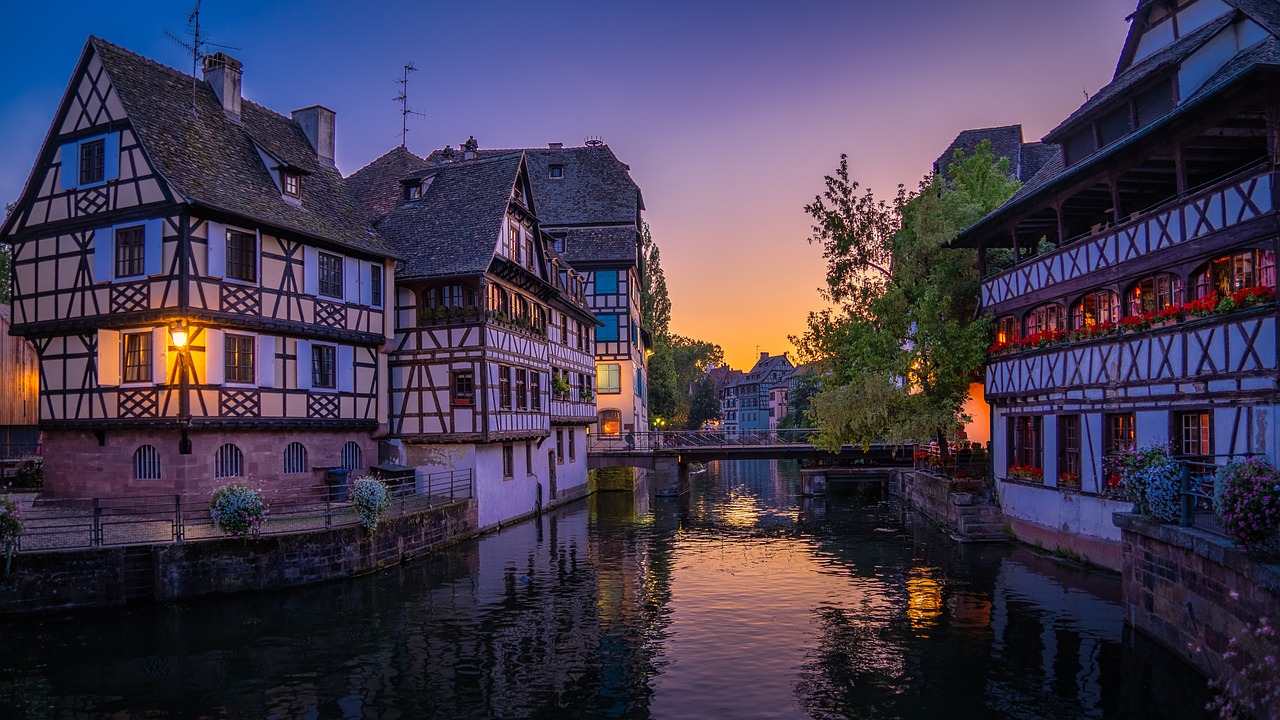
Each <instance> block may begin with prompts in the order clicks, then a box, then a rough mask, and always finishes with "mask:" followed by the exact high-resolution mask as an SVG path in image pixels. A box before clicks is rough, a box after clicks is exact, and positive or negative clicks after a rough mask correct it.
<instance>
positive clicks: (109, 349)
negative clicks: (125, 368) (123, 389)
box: [98, 330, 120, 386]
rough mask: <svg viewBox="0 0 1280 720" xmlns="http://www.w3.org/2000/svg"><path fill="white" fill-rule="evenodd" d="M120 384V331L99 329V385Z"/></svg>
mask: <svg viewBox="0 0 1280 720" xmlns="http://www.w3.org/2000/svg"><path fill="white" fill-rule="evenodd" d="M119 384H120V332H119V331H118V330H99V331H98V385H100V386H110V385H119Z"/></svg>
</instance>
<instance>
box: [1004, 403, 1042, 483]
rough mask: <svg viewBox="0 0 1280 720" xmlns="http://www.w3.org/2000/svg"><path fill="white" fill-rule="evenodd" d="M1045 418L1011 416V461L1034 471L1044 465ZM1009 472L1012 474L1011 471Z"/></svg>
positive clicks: (1009, 458) (1037, 416) (1012, 463)
mask: <svg viewBox="0 0 1280 720" xmlns="http://www.w3.org/2000/svg"><path fill="white" fill-rule="evenodd" d="M1043 420H1044V418H1042V417H1040V416H1039V415H1018V416H1016V417H1012V418H1009V457H1008V460H1009V463H1010V465H1018V466H1019V467H1022V468H1028V469H1030V470H1032V471H1034V470H1038V469H1040V468H1043V467H1044V457H1043V453H1042V450H1043V448H1044V437H1043V432H1042V431H1043V427H1044V426H1043V424H1042V423H1043ZM1009 474H1012V472H1010V473H1009Z"/></svg>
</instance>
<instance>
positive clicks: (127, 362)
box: [123, 332, 151, 383]
mask: <svg viewBox="0 0 1280 720" xmlns="http://www.w3.org/2000/svg"><path fill="white" fill-rule="evenodd" d="M123 380H124V382H127V383H142V382H147V383H149V382H151V333H149V332H141V333H126V334H125V336H124V378H123Z"/></svg>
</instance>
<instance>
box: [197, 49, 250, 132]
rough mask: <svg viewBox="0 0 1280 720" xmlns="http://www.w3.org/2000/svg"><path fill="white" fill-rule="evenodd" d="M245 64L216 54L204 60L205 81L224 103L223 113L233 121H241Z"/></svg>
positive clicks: (227, 56)
mask: <svg viewBox="0 0 1280 720" xmlns="http://www.w3.org/2000/svg"><path fill="white" fill-rule="evenodd" d="M243 67H244V63H242V62H240V61H239V60H237V59H235V58H233V57H231V56H230V55H227V54H226V53H222V52H216V53H214V54H212V55H206V56H205V58H204V80H205V82H207V83H209V87H211V88H213V94H214V95H217V96H218V102H220V103H222V111H223V112H224V113H226V115H227V117H229V118H231V119H232V120H236V121H239V120H240V76H241V75H242V74H243V71H242V68H243Z"/></svg>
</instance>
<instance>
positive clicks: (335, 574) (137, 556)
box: [0, 499, 479, 616]
mask: <svg viewBox="0 0 1280 720" xmlns="http://www.w3.org/2000/svg"><path fill="white" fill-rule="evenodd" d="M478 527H479V526H478V517H477V503H476V501H475V500H474V499H472V500H463V501H459V502H456V503H452V504H449V505H444V506H441V507H435V508H429V509H426V510H422V511H419V512H416V513H411V514H407V515H403V516H400V517H395V518H389V519H387V520H385V521H384V522H383V523H382V524H380V525H379V526H378V528H377V530H376V531H375V532H373V533H369V532H367V531H366V530H365V529H364V528H363V527H361V526H359V525H356V526H349V527H343V528H334V529H330V530H316V531H310V532H301V533H294V534H288V535H268V536H263V537H259V538H251V539H249V538H246V539H233V538H227V539H221V540H209V541H200V542H188V543H164V544H154V545H138V546H126V547H114V548H98V549H91V550H69V551H67V550H63V551H56V552H36V553H22V554H20V555H16V556H14V557H13V559H12V563H11V567H10V571H9V572H8V573H7V574H6V573H2V572H0V616H14V615H22V614H29V613H40V612H49V611H60V610H79V609H89V608H107V607H118V606H121V605H124V604H125V603H126V602H129V601H134V600H143V601H145V600H153V601H168V600H183V599H188V598H197V597H206V596H210V595H220V594H226V593H237V592H245V591H261V590H275V589H280V588H289V587H298V586H302V585H308V584H312V583H318V582H324V581H326V580H336V579H340V578H346V577H353V576H356V575H362V574H365V573H369V572H373V571H376V570H378V569H381V568H383V567H387V566H389V565H394V564H396V563H400V562H403V561H405V560H407V559H409V558H411V557H414V556H415V555H420V554H423V553H426V552H429V551H431V550H433V549H437V548H440V547H443V546H445V545H448V544H451V543H454V542H457V541H459V540H462V539H464V538H467V537H471V536H473V535H475V534H477V532H478Z"/></svg>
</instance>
